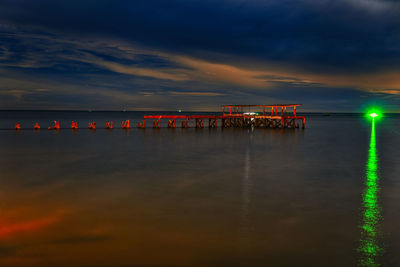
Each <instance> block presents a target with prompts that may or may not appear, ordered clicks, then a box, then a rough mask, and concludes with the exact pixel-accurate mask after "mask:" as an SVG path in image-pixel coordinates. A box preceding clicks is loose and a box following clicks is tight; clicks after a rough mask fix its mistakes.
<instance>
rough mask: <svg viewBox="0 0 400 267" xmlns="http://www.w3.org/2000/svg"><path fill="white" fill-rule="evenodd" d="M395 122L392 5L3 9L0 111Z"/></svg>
mask: <svg viewBox="0 0 400 267" xmlns="http://www.w3.org/2000/svg"><path fill="white" fill-rule="evenodd" d="M278 103H302V104H304V107H303V108H302V110H303V111H332V112H334V111H339V112H357V111H361V110H362V109H363V108H364V107H365V106H367V105H381V106H384V108H385V110H386V111H388V112H400V2H399V1H395V0H332V1H329V0H301V1H290V0H268V1H267V0H263V1H262V0H248V1H240V0H219V1H217V0H213V1H209V0H201V1H197V0H196V1H193V0H168V1H166V0H145V1H119V0H109V1H102V0H78V1H76V0H68V1H55V0H30V1H28V0H25V1H22V0H8V1H2V0H0V109H64V110H65V109H66V110H69V109H73V110H87V109H93V110H122V109H126V110H177V109H183V110H194V111H213V110H219V109H220V105H221V104H278Z"/></svg>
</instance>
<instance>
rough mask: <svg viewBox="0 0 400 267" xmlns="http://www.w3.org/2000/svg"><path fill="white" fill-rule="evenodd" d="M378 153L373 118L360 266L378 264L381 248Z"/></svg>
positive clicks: (364, 200) (364, 198)
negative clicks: (379, 236)
mask: <svg viewBox="0 0 400 267" xmlns="http://www.w3.org/2000/svg"><path fill="white" fill-rule="evenodd" d="M378 191H379V187H378V155H377V151H376V140H375V119H374V118H373V119H372V126H371V138H370V143H369V151H368V161H367V166H366V181H365V192H364V195H363V202H362V204H363V221H362V227H361V228H362V230H361V244H360V247H359V251H360V253H361V259H360V265H361V266H380V264H379V263H378V257H379V256H380V254H381V253H382V252H383V248H382V247H381V246H380V245H379V244H378V231H377V227H378V224H379V222H380V219H381V213H380V206H379V203H378Z"/></svg>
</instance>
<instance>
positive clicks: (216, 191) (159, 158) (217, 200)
mask: <svg viewBox="0 0 400 267" xmlns="http://www.w3.org/2000/svg"><path fill="white" fill-rule="evenodd" d="M0 116H1V118H0V128H2V130H0V147H1V150H0V151H1V154H0V156H1V157H0V174H1V176H0V211H1V216H0V266H357V265H366V266H379V265H383V266H400V255H399V254H398V253H397V252H398V251H399V249H400V228H399V227H398V225H399V222H400V164H399V163H400V161H399V159H400V157H399V156H400V155H399V154H400V150H399V148H400V138H399V137H400V118H399V117H398V116H386V117H385V118H384V119H382V120H379V121H376V122H375V127H374V128H372V124H371V121H369V120H366V119H365V118H363V117H360V116H354V115H352V116H351V115H332V116H329V117H323V116H319V115H315V114H309V115H307V119H308V120H307V128H306V129H305V130H304V131H302V130H273V129H256V130H254V131H251V130H247V129H246V130H243V129H225V130H221V129H220V128H218V129H207V128H205V129H194V128H191V129H180V128H177V129H175V130H172V129H166V128H162V129H160V130H153V129H150V128H149V129H146V130H138V129H136V128H134V129H131V130H129V131H125V130H121V129H114V130H112V131H107V130H104V129H100V128H99V129H97V130H96V131H89V130H87V129H83V128H82V127H84V126H87V122H88V121H90V120H95V121H96V122H97V125H98V127H100V126H102V125H103V124H104V123H105V121H106V120H114V125H116V124H119V123H120V121H122V120H125V119H131V120H133V121H135V123H137V122H139V118H140V117H142V116H143V114H142V113H139V112H136V113H131V112H123V113H122V112H121V113H119V112H111V113H108V112H91V113H88V112H0ZM36 120H37V121H39V122H40V124H41V126H42V128H46V127H47V126H48V125H49V123H50V122H51V121H52V120H60V121H61V127H63V126H64V127H69V124H70V121H71V120H77V121H78V122H79V123H80V127H81V128H82V129H79V130H78V131H71V130H70V129H64V130H60V131H59V132H55V131H48V130H40V131H33V129H32V127H33V124H34V122H35V121H36ZM16 121H21V123H22V127H23V128H24V126H25V127H27V128H29V129H26V130H21V131H20V132H16V131H14V130H6V129H5V128H13V125H14V123H15V122H16ZM85 128H86V127H85ZM373 253H375V254H373Z"/></svg>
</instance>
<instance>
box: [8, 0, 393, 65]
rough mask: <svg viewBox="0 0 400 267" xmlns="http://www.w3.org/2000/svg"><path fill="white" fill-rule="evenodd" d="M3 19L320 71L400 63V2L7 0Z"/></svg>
mask: <svg viewBox="0 0 400 267" xmlns="http://www.w3.org/2000/svg"><path fill="white" fill-rule="evenodd" d="M0 4H1V6H2V9H1V11H0V18H1V21H2V22H3V23H10V24H13V25H16V26H23V27H33V28H36V29H46V30H51V31H56V32H59V33H69V34H80V35H87V34H90V35H92V36H96V35H100V36H112V37H118V38H122V39H125V40H130V41H134V42H138V43H140V44H144V45H148V46H152V47H156V48H157V47H158V48H161V49H167V50H169V51H179V52H181V53H182V52H183V53H190V54H191V55H193V54H197V55H201V56H203V57H207V58H208V59H209V60H216V58H215V57H217V56H216V55H217V54H223V55H224V56H221V57H220V58H218V60H226V61H233V60H235V59H237V58H232V57H227V56H226V54H229V55H236V56H238V58H243V57H249V58H252V59H253V60H254V59H257V60H259V61H261V62H262V60H269V61H275V62H279V63H280V64H290V65H291V66H301V67H303V68H307V69H310V70H314V71H322V72H323V71H329V72H332V71H336V72H341V71H346V72H348V71H351V72H370V71H375V70H382V69H390V68H393V67H395V68H399V67H400V50H399V48H398V47H400V20H399V15H400V8H399V3H398V2H396V1H378V0H359V1H356V0H347V1H345V0H337V1H306V0H303V1H287V0H279V1H278V0H274V1H257V0H254V1H238V0H231V1H204V0H203V1H191V0H184V1H183V0H182V1H178V0H170V1H156V0H149V1H116V0H113V1H111V0H110V1H98V0H97V1H75V0H72V1H51V0H48V1H45V0H41V1H21V0H9V1H0Z"/></svg>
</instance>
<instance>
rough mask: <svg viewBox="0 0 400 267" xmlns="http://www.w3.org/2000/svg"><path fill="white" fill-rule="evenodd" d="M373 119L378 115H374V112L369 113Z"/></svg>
mask: <svg viewBox="0 0 400 267" xmlns="http://www.w3.org/2000/svg"><path fill="white" fill-rule="evenodd" d="M369 115H370V116H371V117H372V118H373V119H375V117H378V116H379V115H378V114H376V113H375V112H374V113H370V114H369Z"/></svg>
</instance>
